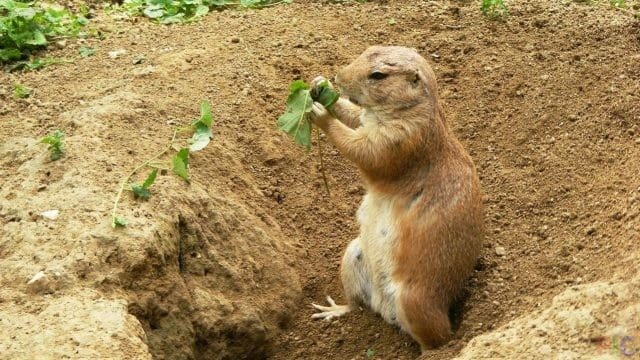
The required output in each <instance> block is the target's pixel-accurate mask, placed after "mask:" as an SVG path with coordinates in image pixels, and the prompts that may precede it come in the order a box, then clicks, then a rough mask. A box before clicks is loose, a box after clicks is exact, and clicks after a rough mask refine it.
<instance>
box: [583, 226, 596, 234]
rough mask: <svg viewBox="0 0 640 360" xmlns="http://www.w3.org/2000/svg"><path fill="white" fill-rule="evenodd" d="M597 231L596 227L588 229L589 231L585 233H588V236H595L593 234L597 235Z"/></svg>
mask: <svg viewBox="0 0 640 360" xmlns="http://www.w3.org/2000/svg"><path fill="white" fill-rule="evenodd" d="M596 230H598V229H597V228H596V227H595V226H589V227H588V228H587V230H586V231H585V233H586V234H587V235H593V234H595V233H596Z"/></svg>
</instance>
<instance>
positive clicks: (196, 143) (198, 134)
mask: <svg viewBox="0 0 640 360" xmlns="http://www.w3.org/2000/svg"><path fill="white" fill-rule="evenodd" d="M212 137H213V134H212V133H211V129H210V128H208V127H207V126H205V125H204V124H203V123H201V122H197V123H196V124H195V132H194V133H193V136H192V137H191V139H189V143H190V145H189V151H198V150H202V149H204V148H205V147H206V146H207V145H208V144H209V141H210V140H211V138H212Z"/></svg>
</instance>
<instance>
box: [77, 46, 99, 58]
mask: <svg viewBox="0 0 640 360" xmlns="http://www.w3.org/2000/svg"><path fill="white" fill-rule="evenodd" d="M78 52H79V53H80V56H82V57H89V56H93V55H95V53H96V49H94V48H92V47H88V46H83V47H81V48H80V49H78Z"/></svg>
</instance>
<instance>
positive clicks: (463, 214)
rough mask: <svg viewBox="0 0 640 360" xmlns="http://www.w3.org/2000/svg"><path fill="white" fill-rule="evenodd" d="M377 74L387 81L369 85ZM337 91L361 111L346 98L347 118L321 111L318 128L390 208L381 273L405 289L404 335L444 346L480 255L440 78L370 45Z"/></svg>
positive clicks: (477, 216)
mask: <svg viewBox="0 0 640 360" xmlns="http://www.w3.org/2000/svg"><path fill="white" fill-rule="evenodd" d="M374 71H380V72H382V73H384V74H386V75H387V76H386V77H385V78H384V79H372V78H371V73H372V72H374ZM336 84H337V85H338V87H339V88H340V89H341V90H342V94H343V96H345V97H348V98H350V99H352V100H353V101H355V102H356V104H357V105H358V106H359V107H361V110H360V111H357V109H358V106H356V105H354V104H352V103H351V102H350V101H349V100H347V99H341V101H340V102H338V103H337V104H336V105H335V106H334V109H333V112H334V114H336V116H337V117H338V118H339V119H340V120H338V119H335V118H333V117H331V116H329V115H327V114H326V113H323V112H322V111H315V110H314V113H315V116H314V122H315V123H316V124H317V125H318V126H320V127H321V128H322V129H323V130H324V132H325V133H326V134H327V136H328V138H329V140H330V141H331V142H332V143H333V144H334V145H335V146H336V147H337V148H338V149H339V150H340V151H341V153H342V154H343V155H344V156H345V157H346V158H348V159H349V160H351V161H353V162H354V163H355V164H356V165H357V166H358V168H359V169H360V170H361V172H362V174H363V176H364V179H365V181H366V185H367V190H368V193H369V194H371V196H373V197H375V199H383V201H386V200H384V199H389V200H388V201H391V202H392V205H391V212H390V215H389V222H390V224H392V228H393V229H394V236H393V238H391V239H388V240H386V239H385V240H384V241H389V242H390V243H391V249H392V254H391V255H390V259H389V261H390V266H389V268H388V269H387V268H384V267H381V268H376V269H374V272H375V271H382V272H386V271H388V272H389V275H390V276H391V278H392V281H393V283H394V284H397V285H398V291H397V294H396V297H395V298H394V299H395V300H394V301H395V309H396V311H397V323H398V324H399V325H400V326H401V327H402V329H404V330H405V331H407V332H408V333H409V334H411V336H412V337H413V338H414V339H416V341H418V342H419V343H420V345H421V347H422V348H423V349H426V348H430V347H435V346H438V345H441V344H443V343H444V342H446V341H447V339H448V338H449V337H450V335H451V325H450V322H449V318H448V310H449V307H450V306H451V303H452V302H453V300H454V299H455V297H456V296H457V295H458V293H459V291H460V289H461V287H462V285H463V283H464V281H465V279H466V278H467V277H468V276H469V274H470V273H471V271H472V270H473V265H474V263H475V261H476V259H477V257H478V254H479V251H480V248H481V241H482V240H481V239H482V230H483V229H482V228H483V226H482V218H483V214H482V204H481V195H480V187H479V181H478V177H477V174H476V170H475V167H474V165H473V162H472V160H471V158H470V157H469V155H468V154H467V153H466V151H465V150H464V148H463V147H462V145H461V144H460V143H459V142H458V140H457V139H456V138H455V136H454V135H453V133H452V132H451V131H450V129H449V127H448V126H447V124H446V123H445V119H444V116H443V112H442V110H441V108H440V104H439V102H438V95H437V86H436V79H435V75H434V73H433V71H432V70H431V68H430V67H429V65H428V64H427V62H426V61H425V60H424V59H423V58H422V57H421V56H420V55H418V54H417V53H416V52H415V51H414V50H412V49H407V48H402V47H371V48H369V49H367V50H366V51H365V52H364V53H363V54H362V55H360V57H358V58H357V59H356V60H355V61H354V62H353V63H352V64H350V65H349V66H347V67H345V68H344V69H342V70H341V71H339V72H338V75H337V76H336ZM358 113H359V114H360V116H359V119H360V122H361V123H360V124H358V121H356V120H357V117H356V116H354V114H358ZM354 119H355V120H354ZM358 125H360V126H358ZM365 210H366V209H365ZM365 250H366V249H365ZM345 256H346V255H345ZM365 256H367V254H366V253H365ZM342 271H343V272H344V271H351V270H350V269H344V266H343V269H342ZM373 276H376V274H373ZM342 278H343V282H345V281H348V279H349V278H350V277H349V276H346V277H345V276H344V275H343V277H342ZM345 278H346V279H347V280H345ZM344 286H345V291H348V289H349V288H350V287H352V286H353V285H352V284H346V283H345V284H344Z"/></svg>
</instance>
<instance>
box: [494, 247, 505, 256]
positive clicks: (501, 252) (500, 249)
mask: <svg viewBox="0 0 640 360" xmlns="http://www.w3.org/2000/svg"><path fill="white" fill-rule="evenodd" d="M496 255H498V256H505V255H507V251H506V250H505V248H504V247H502V246H496Z"/></svg>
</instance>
